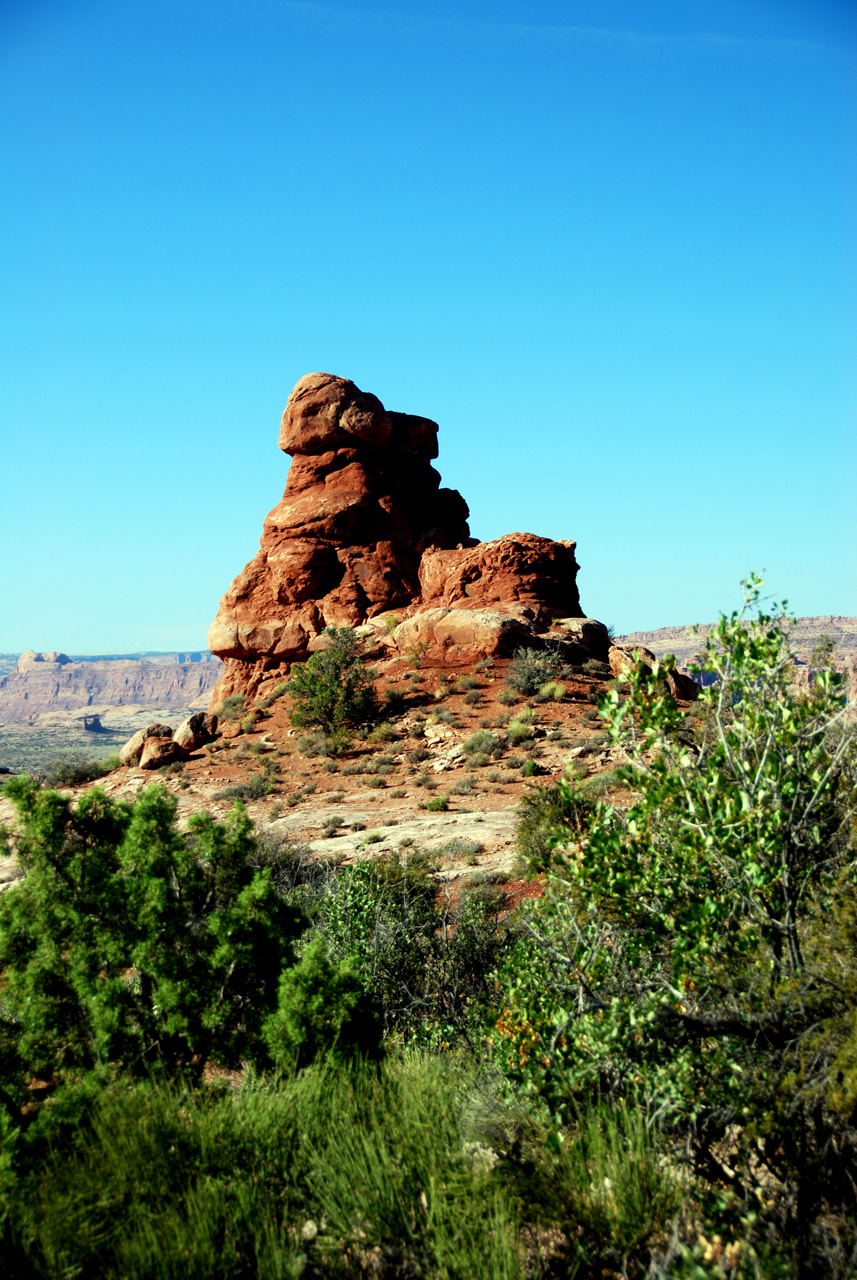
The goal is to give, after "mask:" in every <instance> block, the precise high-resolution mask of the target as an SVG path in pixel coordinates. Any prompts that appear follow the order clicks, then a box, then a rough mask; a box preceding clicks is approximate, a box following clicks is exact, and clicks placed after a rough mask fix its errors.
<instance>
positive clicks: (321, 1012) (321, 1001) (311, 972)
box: [264, 937, 382, 1069]
mask: <svg viewBox="0 0 857 1280" xmlns="http://www.w3.org/2000/svg"><path fill="white" fill-rule="evenodd" d="M381 1032H382V1028H381V1021H380V1018H379V1015H378V1010H377V1008H376V1007H375V1005H374V1004H373V1002H372V1001H371V1000H370V998H369V997H368V996H367V994H366V991H365V989H364V987H363V985H362V983H361V982H360V981H359V979H358V978H357V976H356V975H355V973H354V972H353V968H352V966H351V964H349V963H348V962H347V961H346V962H344V963H340V964H333V963H331V961H330V960H329V959H328V957H327V955H326V954H325V948H324V942H323V941H322V939H321V938H319V937H316V938H313V940H312V941H311V942H310V944H309V946H308V947H307V948H306V950H305V951H304V953H303V955H302V956H301V958H300V960H299V962H298V963H297V964H296V965H293V966H292V968H291V969H287V970H286V971H285V972H284V973H283V974H282V975H281V977H280V984H279V996H278V1001H277V1009H276V1012H275V1013H273V1014H271V1016H270V1017H269V1018H268V1020H267V1022H266V1023H265V1028H264V1033H265V1040H266V1042H267V1045H268V1049H269V1051H270V1054H271V1057H272V1058H273V1060H274V1062H275V1063H276V1065H277V1066H279V1067H283V1068H285V1069H294V1068H295V1067H297V1068H301V1067H305V1066H307V1065H308V1064H309V1063H310V1062H313V1061H315V1059H317V1058H318V1059H322V1060H326V1061H328V1062H347V1061H349V1060H350V1059H352V1058H355V1057H364V1058H366V1057H377V1056H378V1055H379V1052H380V1046H381Z"/></svg>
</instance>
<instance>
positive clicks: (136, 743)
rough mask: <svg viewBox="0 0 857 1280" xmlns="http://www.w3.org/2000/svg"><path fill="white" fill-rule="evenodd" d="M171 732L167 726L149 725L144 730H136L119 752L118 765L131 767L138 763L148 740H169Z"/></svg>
mask: <svg viewBox="0 0 857 1280" xmlns="http://www.w3.org/2000/svg"><path fill="white" fill-rule="evenodd" d="M172 736H173V731H172V729H171V728H170V726H169V725H168V724H159V723H156V724H150V725H147V726H146V728H145V729H138V730H137V732H136V733H135V734H134V736H133V738H129V739H128V741H127V742H126V743H125V746H124V747H122V749H121V751H120V752H119V760H120V763H122V764H125V765H133V764H139V763H140V757H141V756H142V754H143V748H144V747H145V745H146V743H147V742H148V740H149V738H171V737H172Z"/></svg>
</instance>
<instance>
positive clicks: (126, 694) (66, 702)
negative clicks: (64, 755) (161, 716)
mask: <svg viewBox="0 0 857 1280" xmlns="http://www.w3.org/2000/svg"><path fill="white" fill-rule="evenodd" d="M219 674H220V664H219V663H216V662H183V663H172V664H167V663H153V662H145V661H141V662H135V661H130V660H127V659H121V660H114V661H109V662H73V661H72V660H71V659H70V658H68V657H67V656H66V655H65V654H64V653H56V652H54V653H33V652H32V651H29V652H27V653H23V654H21V657H20V658H19V659H18V666H17V668H16V670H15V671H11V672H10V673H9V674H8V675H6V676H0V723H8V724H14V723H20V722H23V721H27V720H31V719H33V718H34V717H35V716H39V715H43V714H44V713H45V712H50V711H77V710H78V709H82V708H85V707H91V706H94V705H96V706H100V705H103V704H105V703H107V704H110V705H113V706H128V705H129V704H132V703H133V704H138V705H140V704H142V705H143V706H145V705H146V704H147V703H148V704H151V705H154V706H157V707H161V708H162V709H164V710H166V709H168V708H170V707H188V706H193V705H194V703H197V704H199V703H200V701H201V700H203V699H205V698H206V697H207V696H208V695H209V694H210V693H211V690H212V688H213V687H214V685H215V683H216V681H217V679H218V676H219Z"/></svg>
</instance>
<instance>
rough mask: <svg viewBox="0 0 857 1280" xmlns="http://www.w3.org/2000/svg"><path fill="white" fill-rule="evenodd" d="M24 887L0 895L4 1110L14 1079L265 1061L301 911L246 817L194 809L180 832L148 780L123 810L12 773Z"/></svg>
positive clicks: (94, 794) (100, 795) (10, 791)
mask: <svg viewBox="0 0 857 1280" xmlns="http://www.w3.org/2000/svg"><path fill="white" fill-rule="evenodd" d="M4 794H5V795H6V796H8V797H9V798H10V799H11V800H12V801H13V802H14V803H15V806H16V808H17V811H18V818H19V823H20V833H19V835H18V837H17V850H18V855H19V857H20V860H21V862H22V864H23V866H24V868H25V870H26V877H25V879H24V881H23V882H22V883H21V884H20V885H19V886H17V887H16V888H15V889H14V891H13V892H11V893H8V894H6V895H4V897H3V898H2V899H0V970H2V972H3V987H2V1006H0V1018H2V1028H0V1030H2V1036H0V1044H2V1045H3V1046H4V1049H5V1061H4V1064H3V1065H4V1072H3V1074H4V1076H5V1081H4V1083H5V1085H6V1090H7V1093H6V1099H7V1103H8V1101H9V1099H10V1097H11V1096H12V1095H17V1096H19V1097H20V1096H21V1089H22V1085H23V1081H24V1080H25V1079H27V1078H28V1077H30V1078H31V1077H33V1076H35V1077H37V1078H41V1079H43V1080H47V1081H50V1082H61V1081H62V1080H63V1079H65V1078H68V1077H70V1076H73V1075H75V1074H80V1073H83V1072H87V1071H91V1070H93V1069H97V1068H104V1067H107V1066H111V1065H116V1066H119V1067H121V1068H122V1070H124V1071H125V1072H130V1073H131V1074H142V1073H149V1072H150V1071H152V1070H162V1071H166V1072H170V1073H172V1072H182V1073H187V1074H190V1075H192V1076H195V1077H199V1075H200V1074H201V1073H202V1071H203V1069H204V1067H205V1065H206V1063H207V1062H208V1061H209V1060H211V1059H216V1060H217V1061H220V1062H224V1063H229V1064H235V1063H238V1062H240V1061H242V1060H244V1059H248V1058H249V1059H251V1060H252V1059H254V1058H256V1057H258V1056H259V1055H260V1054H262V1055H263V1056H264V1042H263V1040H262V1034H261V1032H262V1023H263V1020H264V1018H265V1017H266V1016H267V1015H268V1014H269V1013H270V1012H272V1011H273V1009H274V1008H275V1007H276V1001H277V983H278V979H279V976H280V973H281V972H282V970H283V969H284V968H285V967H287V966H288V965H290V964H291V963H292V960H293V950H292V947H293V942H294V940H295V939H296V937H297V936H298V934H299V933H300V931H301V929H302V928H303V919H302V916H301V915H300V913H299V912H298V911H297V910H295V909H294V908H293V907H291V906H289V905H288V904H286V903H284V902H283V900H282V899H281V898H280V896H279V895H278V894H277V892H276V890H275V888H274V886H273V884H272V882H271V876H270V872H269V871H268V870H267V869H255V870H254V869H253V868H252V867H251V866H250V865H249V859H250V856H251V854H252V852H253V850H254V841H253V837H252V828H251V824H250V821H249V819H248V817H247V815H246V812H245V811H244V809H243V808H242V807H241V806H240V805H236V806H235V809H234V810H233V813H232V815H231V816H230V818H229V819H228V820H227V821H226V822H225V823H224V824H222V825H221V824H218V823H216V822H215V821H214V820H213V819H212V818H211V817H210V816H209V815H207V814H198V815H195V816H194V817H193V818H192V819H191V821H190V823H189V829H188V833H187V834H186V835H185V834H183V833H181V832H180V831H179V830H178V826H177V823H176V802H175V800H173V799H172V798H171V797H170V796H169V795H168V794H167V792H166V791H165V790H164V789H163V788H162V787H160V786H157V785H156V786H152V787H148V788H146V789H145V790H144V791H142V792H141V793H140V795H139V797H138V798H137V800H136V802H135V804H134V805H133V806H132V805H128V804H123V803H117V802H114V801H111V800H110V799H109V798H108V797H107V796H106V795H105V794H104V792H103V791H101V790H98V789H94V790H92V791H89V792H87V793H86V794H84V795H83V796H81V797H80V799H79V800H78V802H77V804H76V806H74V807H73V806H72V805H71V804H70V803H69V801H68V800H66V799H64V798H63V797H62V796H60V795H58V794H57V793H56V792H52V791H42V790H40V789H39V787H38V785H37V784H36V783H35V782H34V781H33V780H32V779H30V778H27V777H26V776H22V777H19V778H15V779H13V780H12V781H11V782H9V783H7V784H6V787H5V789H4Z"/></svg>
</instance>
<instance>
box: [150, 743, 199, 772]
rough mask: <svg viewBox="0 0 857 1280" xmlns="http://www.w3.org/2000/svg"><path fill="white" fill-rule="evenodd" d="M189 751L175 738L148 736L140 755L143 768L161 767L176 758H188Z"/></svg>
mask: <svg viewBox="0 0 857 1280" xmlns="http://www.w3.org/2000/svg"><path fill="white" fill-rule="evenodd" d="M186 759H187V752H186V751H185V750H184V749H183V748H182V747H180V746H179V744H178V743H177V742H176V741H175V740H174V739H173V738H147V739H146V741H145V742H144V743H143V751H142V754H141V756H140V768H141V769H161V768H163V766H164V765H165V764H172V763H173V762H174V761H175V760H186Z"/></svg>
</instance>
